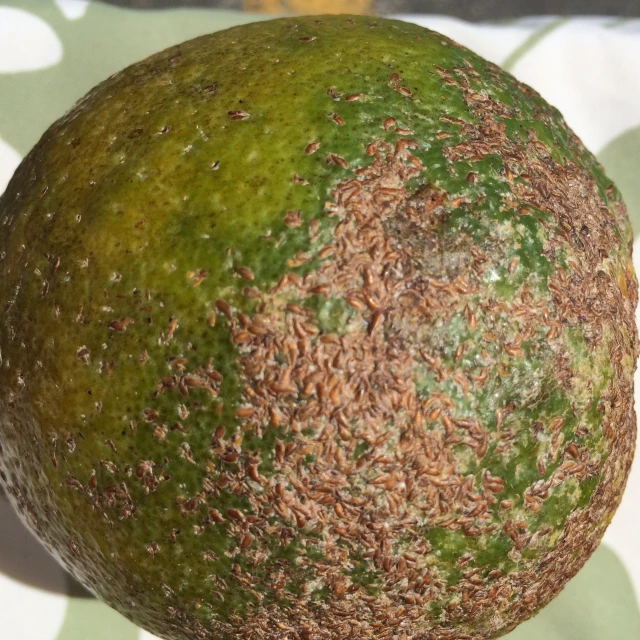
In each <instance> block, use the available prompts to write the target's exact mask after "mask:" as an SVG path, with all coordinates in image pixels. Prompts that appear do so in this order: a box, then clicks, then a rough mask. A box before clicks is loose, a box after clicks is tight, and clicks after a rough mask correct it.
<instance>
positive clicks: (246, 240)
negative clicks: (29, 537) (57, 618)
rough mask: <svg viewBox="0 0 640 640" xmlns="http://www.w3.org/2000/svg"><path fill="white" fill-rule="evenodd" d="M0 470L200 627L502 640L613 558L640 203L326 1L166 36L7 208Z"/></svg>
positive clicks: (538, 105) (460, 79)
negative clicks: (633, 214)
mask: <svg viewBox="0 0 640 640" xmlns="http://www.w3.org/2000/svg"><path fill="white" fill-rule="evenodd" d="M0 220H1V225H2V233H1V234H0V249H1V254H0V255H1V258H2V261H1V262H0V269H1V271H2V277H1V279H0V303H1V304H2V306H3V309H4V312H3V317H2V322H1V327H0V347H1V353H2V365H1V367H0V402H1V416H0V429H1V431H0V433H1V437H2V440H1V448H0V468H1V469H2V471H1V472H0V475H1V478H2V484H3V486H4V487H5V489H6V491H7V492H8V494H9V496H10V498H11V500H12V501H13V503H14V504H15V505H16V507H17V509H18V510H19V512H20V513H21V514H22V516H23V518H24V519H25V521H26V522H27V523H28V524H29V526H30V527H31V528H32V529H33V530H34V531H35V532H36V533H37V535H38V536H39V537H40V538H41V539H42V540H43V542H44V544H45V545H46V546H47V548H48V549H50V550H51V551H52V552H53V553H54V554H55V555H56V556H57V557H58V558H59V560H60V561H61V562H62V563H63V564H64V565H65V566H66V567H68V568H69V569H70V570H71V571H72V572H73V574H74V575H75V576H77V577H78V578H79V579H80V580H81V581H82V582H83V583H84V584H86V585H87V586H88V587H89V588H90V589H91V590H93V591H94V592H95V593H96V594H97V595H98V596H99V597H100V598H102V599H103V600H105V601H106V602H108V603H109V604H111V605H113V606H114V607H115V608H116V609H118V610H119V611H121V612H122V613H124V614H125V615H126V616H128V617H130V618H131V619H132V620H134V621H135V622H137V623H138V624H140V625H141V626H143V627H146V628H147V629H149V630H151V631H153V632H155V633H157V634H159V635H161V636H163V637H166V638H171V639H175V640H178V639H180V640H183V639H191V638H194V637H195V638H200V639H203V640H204V639H214V638H215V639H216V640H218V639H241V638H264V639H273V640H275V639H283V638H290V639H294V638H295V639H301V640H302V639H310V638H314V639H315V638H317V639H327V640H329V639H338V638H358V639H360V638H373V637H376V638H384V639H391V638H405V639H408V638H414V639H420V640H448V639H451V640H453V639H454V638H455V639H456V640H463V639H467V640H479V639H481V638H492V637H495V636H497V635H500V634H502V633H505V632H506V631H508V630H510V629H512V628H513V627H514V626H516V625H517V624H518V623H519V622H520V621H522V620H524V619H526V618H527V617H529V616H531V615H532V614H533V613H535V612H536V611H537V610H538V609H539V608H540V607H542V606H544V605H545V604H546V603H547V602H548V601H549V600H550V599H551V598H552V597H553V596H554V595H556V594H557V593H558V591H559V590H560V589H561V588H562V586H563V585H564V583H565V582H566V581H567V580H568V579H569V578H570V577H571V576H572V575H574V574H575V573H576V571H578V569H579V568H580V567H581V566H582V564H583V563H584V561H585V560H586V558H587V557H588V556H589V555H590V553H591V552H592V551H593V550H594V548H595V547H596V545H597V544H598V542H599V540H600V538H601V536H602V534H603V532H604V529H605V528H606V526H607V524H608V523H609V520H610V518H611V516H612V514H613V512H614V510H615V508H616V506H617V504H618V502H619V499H620V496H621V493H622V491H623V488H624V484H625V480H626V477H627V473H628V470H629V466H630V462H631V457H632V451H633V442H634V435H635V416H634V412H633V407H632V374H633V370H634V366H635V357H636V349H637V346H636V345H637V343H636V331H635V325H634V321H633V315H634V308H635V305H636V298H637V286H636V280H635V277H634V274H633V270H632V267H631V261H630V254H631V242H632V235H631V230H630V227H629V223H628V220H627V217H626V213H625V208H624V205H623V203H622V201H621V199H620V196H619V194H618V192H617V191H616V189H615V188H614V187H613V185H612V184H611V182H610V181H609V180H608V179H607V178H606V176H605V175H604V173H603V171H602V168H601V167H600V166H599V165H598V164H597V162H596V161H595V159H594V158H593V156H592V155H591V154H590V153H589V152H588V151H586V150H585V149H584V147H583V146H582V145H581V143H580V141H579V140H578V139H577V138H576V136H575V135H574V134H573V133H572V132H571V131H570V130H569V129H568V128H567V126H566V124H565V123H564V121H563V119H562V117H561V116H560V114H559V113H558V112H557V111H556V110H555V109H553V108H552V107H550V106H549V105H547V104H546V103H545V102H544V101H543V100H542V99H541V98H540V97H539V96H538V95H537V94H536V93H535V92H534V91H532V90H531V89H529V88H528V87H526V86H524V85H522V84H520V83H519V82H517V81H516V80H515V79H514V78H512V77H511V76H510V75H508V74H506V73H504V72H502V71H501V70H499V69H498V68H497V67H495V66H494V65H492V64H490V63H488V62H486V61H485V60H482V59H481V58H479V57H478V56H476V55H474V54H473V53H471V52H469V51H467V50H466V49H464V48H461V47H460V46H458V45H456V44H455V43H453V42H451V41H450V40H448V39H446V38H444V37H442V36H440V35H439V34H436V33H433V32H430V31H427V30H425V29H422V28H419V27H417V26H413V25H409V24H404V23H402V22H397V21H391V20H376V21H375V22H372V20H371V19H368V18H359V17H348V16H341V17H324V18H320V19H312V18H296V19H295V20H293V19H292V20H288V19H285V20H276V21H273V22H265V23H260V24H255V25H249V26H243V27H238V28H235V29H230V30H228V31H224V32H221V33H217V34H214V35H211V36H205V37H202V38H198V39H196V40H193V41H190V42H187V43H184V44H182V45H179V46H177V47H174V48H172V49H169V50H167V51H164V52H162V53H159V54H157V55H155V56H153V57H151V58H149V59H147V60H145V61H143V62H140V63H139V64H136V65H134V66H132V67H130V68H128V69H126V70H124V71H122V72H121V73H118V74H116V75H114V76H113V77H111V78H110V79H108V80H107V81H106V82H104V83H102V84H101V85H99V86H98V87H96V88H95V89H94V90H93V91H91V92H90V93H89V95H88V96H87V97H86V98H84V99H83V100H82V101H80V102H79V103H78V104H77V105H76V106H75V107H74V108H73V109H72V111H71V112H70V113H69V114H67V115H66V116H65V117H64V118H62V119H61V120H59V121H58V122H57V123H55V124H54V125H53V126H52V127H51V128H50V129H49V131H47V133H46V134H45V135H44V137H43V138H42V140H41V141H40V142H39V144H38V145H37V146H36V148H35V149H34V150H33V151H32V152H31V153H30V154H29V156H28V157H27V158H26V159H25V161H24V162H23V163H22V165H21V166H20V168H19V169H18V171H17V173H16V175H15V177H14V179H13V180H12V182H11V183H10V185H9V188H8V190H7V192H6V193H5V194H4V196H3V197H2V199H1V200H0Z"/></svg>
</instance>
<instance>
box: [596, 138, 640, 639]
mask: <svg viewBox="0 0 640 640" xmlns="http://www.w3.org/2000/svg"><path fill="white" fill-rule="evenodd" d="M598 160H600V162H602V164H603V165H604V167H605V169H606V170H607V175H608V176H609V177H610V178H611V179H612V180H613V181H614V182H615V183H616V186H617V187H618V189H620V191H621V192H622V197H623V198H624V201H625V202H626V204H627V208H628V210H629V217H630V218H631V224H632V226H633V231H634V235H635V236H638V235H640V180H639V179H638V167H639V166H640V127H635V128H633V129H627V131H625V132H624V133H622V134H621V135H619V136H618V137H617V138H614V139H613V140H612V141H611V142H610V143H609V144H608V145H607V146H606V147H605V148H604V149H603V150H602V151H601V152H600V153H598ZM639 628H640V627H639Z"/></svg>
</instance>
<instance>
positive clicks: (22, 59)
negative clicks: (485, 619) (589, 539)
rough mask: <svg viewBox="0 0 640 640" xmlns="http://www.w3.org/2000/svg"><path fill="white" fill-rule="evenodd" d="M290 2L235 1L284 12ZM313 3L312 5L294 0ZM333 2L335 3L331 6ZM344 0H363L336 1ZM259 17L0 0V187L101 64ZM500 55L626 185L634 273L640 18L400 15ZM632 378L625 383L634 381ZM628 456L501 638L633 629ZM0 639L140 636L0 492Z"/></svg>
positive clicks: (146, 637)
mask: <svg viewBox="0 0 640 640" xmlns="http://www.w3.org/2000/svg"><path fill="white" fill-rule="evenodd" d="M302 4H303V3H302V2H301V1H300V2H298V1H297V0H286V1H285V0H261V1H259V0H245V1H244V5H245V7H248V8H254V7H255V9H258V8H260V9H265V8H266V9H271V10H273V11H284V10H291V9H295V8H296V7H297V6H302ZM314 4H315V5H317V6H318V7H320V5H322V4H323V3H322V2H321V0H317V2H315V3H314V2H306V3H304V5H305V8H306V10H309V5H314ZM338 4H341V3H339V2H337V3H334V6H335V5H338ZM342 4H343V5H345V6H346V5H347V4H348V6H349V9H350V10H351V11H354V10H355V9H357V8H359V9H360V10H362V11H365V10H368V9H369V8H370V7H371V6H372V3H371V2H370V1H369V0H349V2H348V3H347V0H345V1H344V2H343V3H342ZM264 17H265V16H264V15H261V16H258V15H253V14H251V13H239V12H231V11H222V10H177V11H144V12H143V11H133V10H125V9H121V8H116V7H113V6H109V5H106V4H99V3H89V2H87V1H86V0H0V192H2V191H3V190H4V188H5V186H6V183H7V181H8V180H9V178H10V177H11V174H12V173H13V171H14V169H15V168H16V166H17V164H18V163H19V161H20V159H21V157H22V156H24V155H25V154H26V153H27V151H28V150H29V149H30V148H31V146H32V145H33V144H34V143H35V142H36V141H37V140H38V138H39V136H40V135H41V134H42V133H43V132H44V130H45V128H46V127H47V126H48V125H49V124H50V123H51V122H52V121H53V120H54V119H56V118H58V117H59V116H60V115H62V114H63V113H64V112H65V111H66V110H67V109H68V108H69V107H71V105H72V104H73V103H74V102H75V101H76V100H77V99H78V98H80V97H81V96H82V95H83V94H84V93H85V92H86V91H87V90H88V89H90V88H91V87H92V86H93V85H95V84H96V83H97V82H99V81H100V80H102V79H104V78H105V77H107V76H108V75H109V74H111V73H113V72H115V71H117V70H119V69H120V68H122V67H123V66H125V65H127V64H130V63H132V62H134V61H136V60H138V59H140V58H142V57H144V56H147V55H149V54H151V53H153V52H155V51H156V50H159V49H162V48H164V47H167V46H169V45H172V44H175V43H178V42H180V41H183V40H186V39H188V38H191V37H194V36H197V35H200V34H203V33H207V32H211V31H216V30H219V29H223V28H226V27H228V26H231V25H234V24H240V23H243V22H248V21H252V20H255V19H263V18H264ZM402 17H403V19H406V20H410V21H414V22H417V23H420V24H422V25H425V26H429V27H431V28H433V29H436V30H438V31H441V32H443V33H445V34H447V35H449V36H450V37H452V38H454V39H455V40H458V41H459V42H461V43H463V44H465V45H467V46H469V47H471V48H472V49H474V50H476V51H477V52H478V53H480V54H481V55H483V56H485V57H487V58H489V59H491V60H493V61H494V62H496V63H498V64H501V65H502V66H503V67H505V68H506V69H508V70H509V71H512V72H513V73H514V74H515V75H517V76H518V77H519V78H520V79H522V80H524V81H525V82H527V83H529V84H531V85H532V86H534V87H535V88H536V89H538V90H539V91H540V92H541V93H542V94H543V95H544V96H545V97H546V98H547V99H548V100H549V101H550V102H552V103H554V104H555V105H556V106H558V107H559V108H560V109H561V110H562V111H563V113H564V115H565V116H566V118H567V120H568V122H569V124H570V125H571V126H572V127H573V128H574V129H575V130H576V132H577V133H578V135H580V136H581V137H582V139H583V140H584V142H585V143H586V144H587V146H588V147H589V148H590V149H592V150H593V151H594V152H595V153H596V154H597V155H598V157H599V158H600V160H601V161H602V162H603V163H604V164H605V166H606V168H607V170H608V172H609V175H610V176H611V177H613V178H614V180H615V181H616V182H617V183H618V185H619V187H620V188H621V190H622V192H623V194H624V195H625V198H626V201H627V204H628V205H629V209H630V214H631V216H632V219H633V223H634V226H635V229H636V234H637V239H636V247H637V249H636V256H635V262H636V268H637V269H638V270H639V272H640V240H639V239H638V236H639V235H640V180H638V178H637V174H638V166H639V164H640V75H639V74H638V72H637V60H638V59H639V57H640V20H638V21H624V20H620V19H612V18H610V19H606V18H597V19H596V18H590V19H586V18H585V19H562V20H560V19H557V18H528V19H522V20H519V21H512V22H510V23H508V24H501V25H498V24H494V25H491V24H482V25H472V24H470V23H466V22H461V21H458V20H455V19H452V18H442V17H431V16H416V15H413V16H412V15H404V16H402ZM639 386H640V385H639V384H638V379H636V387H639ZM639 503H640V463H637V464H636V465H635V466H634V469H633V471H632V476H631V479H630V481H629V485H628V489H627V493H626V495H625V497H624V500H623V503H622V506H621V507H620V509H619V511H618V513H617V515H616V516H615V518H614V520H613V523H612V525H611V526H610V528H609V530H608V531H607V534H606V536H605V542H604V544H603V545H601V547H600V548H599V549H598V551H597V552H596V553H595V554H594V556H593V557H592V558H591V559H590V560H589V561H588V563H587V565H586V566H585V568H584V569H583V570H582V571H581V572H580V573H579V574H578V576H577V577H576V578H574V580H572V581H571V582H570V584H569V586H568V587H567V588H566V589H565V590H564V591H563V592H562V594H561V595H560V596H559V597H558V598H557V599H556V600H555V601H554V602H552V603H551V605H549V606H548V607H547V608H545V609H544V610H543V612H542V613H541V614H539V615H538V616H537V617H536V618H535V619H534V620H532V621H530V622H527V623H525V624H524V625H522V626H521V627H520V628H518V629H517V630H516V631H515V632H513V633H511V634H510V635H509V636H508V640H539V639H541V638H545V639H546V640H622V639H624V640H627V639H628V640H633V639H634V638H639V637H640V607H639V600H638V596H639V595H640V535H639V534H640V510H638V508H637V505H638V504H639ZM0 638H7V640H8V639H11V640H112V639H114V638H115V639H117V640H152V638H153V636H151V635H150V634H148V633H146V632H144V631H141V630H139V629H137V628H136V627H134V626H133V625H132V624H131V623H129V622H127V621H126V620H125V619H124V618H122V617H121V616H119V615H118V614H117V613H115V612H114V611H112V610H111V609H109V608H108V607H106V606H105V605H103V604H102V603H100V602H98V601H97V600H95V599H94V598H92V597H91V596H90V595H89V594H87V593H86V592H85V591H84V590H83V589H82V588H81V587H80V586H79V585H78V584H77V583H75V582H74V581H73V580H72V579H71V578H69V577H68V576H67V575H66V574H65V573H64V572H63V570H62V569H61V568H60V567H59V566H58V565H57V564H56V563H55V562H54V561H53V560H52V559H51V558H50V557H49V556H48V555H47V554H46V552H45V551H44V550H43V549H42V548H41V547H40V545H39V543H38V542H36V540H35V539H34V538H32V537H31V536H30V535H29V534H28V533H27V531H26V530H25V529H24V527H23V526H22V524H21V523H20V521H19V520H18V518H17V516H16V515H15V514H14V513H13V511H12V510H11V508H10V506H9V504H8V502H7V501H6V499H5V498H4V497H3V496H1V495H0Z"/></svg>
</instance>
